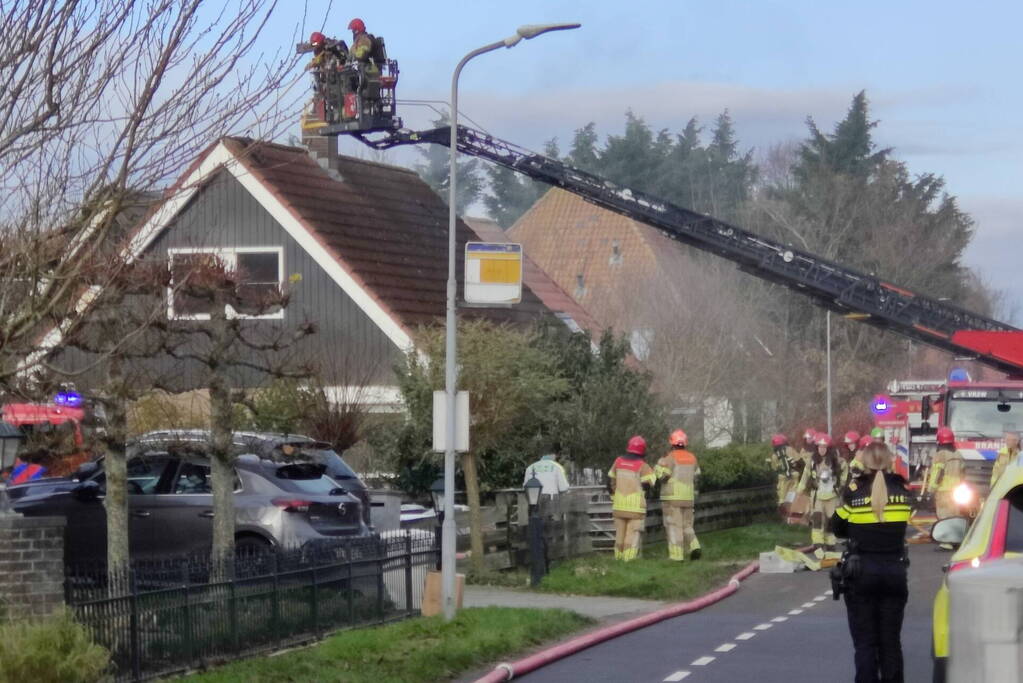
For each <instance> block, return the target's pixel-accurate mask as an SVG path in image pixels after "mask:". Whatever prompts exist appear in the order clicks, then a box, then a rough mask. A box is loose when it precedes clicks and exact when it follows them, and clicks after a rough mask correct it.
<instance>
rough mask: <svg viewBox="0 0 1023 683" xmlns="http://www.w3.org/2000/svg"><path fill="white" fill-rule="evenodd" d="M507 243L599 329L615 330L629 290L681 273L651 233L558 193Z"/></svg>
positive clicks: (679, 260) (524, 219) (680, 256)
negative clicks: (520, 247)
mask: <svg viewBox="0 0 1023 683" xmlns="http://www.w3.org/2000/svg"><path fill="white" fill-rule="evenodd" d="M507 234H508V237H509V238H510V239H511V240H513V241H515V242H521V243H522V244H523V246H524V248H525V250H527V251H528V252H529V254H530V256H531V258H532V259H533V260H534V261H535V262H536V263H537V264H538V265H539V266H540V267H541V268H542V269H543V270H544V271H545V272H546V273H547V274H548V275H549V276H550V277H551V278H552V279H553V280H554V281H555V282H556V283H557V284H558V286H559V287H560V288H561V289H562V290H564V291H565V292H570V293H571V294H572V296H573V297H574V298H575V299H576V300H577V301H579V302H580V303H581V304H582V305H583V306H584V307H585V308H586V310H587V311H589V312H590V313H591V314H592V315H593V316H595V317H596V318H597V319H598V320H599V322H600V323H601V324H602V325H604V326H609V325H615V324H616V323H618V322H619V321H618V320H615V319H613V318H615V317H616V312H617V311H619V310H621V308H620V306H617V305H616V304H617V303H619V302H618V301H617V300H618V299H621V298H622V297H625V298H627V297H628V296H629V292H630V291H631V285H633V284H635V283H636V282H638V281H640V280H642V279H646V278H650V277H664V276H670V273H671V272H673V271H674V269H676V268H679V267H684V263H685V258H686V257H685V254H684V252H683V250H682V249H680V248H679V245H678V244H677V243H676V242H674V241H673V240H671V239H670V238H668V237H666V236H665V235H664V234H663V233H661V232H660V231H659V230H657V229H656V228H653V227H651V226H649V225H645V224H643V223H639V222H637V221H634V220H632V219H630V218H628V217H626V216H623V215H621V214H617V213H614V212H612V211H609V210H607V209H604V208H601V207H599V206H595V205H593V204H590V203H588V202H586V201H585V200H583V199H582V198H581V197H579V196H577V195H574V194H571V193H570V192H567V191H566V190H562V189H560V188H553V189H551V190H549V191H548V192H547V193H546V194H545V195H544V196H543V197H541V198H540V199H539V200H538V201H537V202H536V203H535V204H534V205H533V206H532V207H531V208H530V209H529V211H527V212H526V213H525V214H523V215H522V216H521V217H520V218H519V219H518V220H517V221H516V222H515V224H514V225H513V226H512V227H511V228H509V229H508V233H507Z"/></svg>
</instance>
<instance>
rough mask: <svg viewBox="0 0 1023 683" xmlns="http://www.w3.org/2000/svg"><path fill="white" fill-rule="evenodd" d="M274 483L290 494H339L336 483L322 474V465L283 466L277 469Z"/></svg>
mask: <svg viewBox="0 0 1023 683" xmlns="http://www.w3.org/2000/svg"><path fill="white" fill-rule="evenodd" d="M274 482H275V483H276V484H277V486H279V487H280V488H281V489H282V490H284V491H290V492H292V493H308V494H312V495H323V496H326V495H330V494H331V493H332V492H334V491H337V492H338V493H341V491H340V490H338V489H340V488H341V487H339V486H338V483H337V482H336V481H334V480H333V479H331V478H330V477H328V476H327V475H326V474H323V467H322V465H308V464H297V465H285V466H283V467H278V468H277V472H276V477H275V478H274Z"/></svg>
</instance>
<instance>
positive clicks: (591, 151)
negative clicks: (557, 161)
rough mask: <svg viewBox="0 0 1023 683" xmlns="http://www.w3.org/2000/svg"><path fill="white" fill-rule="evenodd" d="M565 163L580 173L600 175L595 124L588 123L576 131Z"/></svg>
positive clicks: (600, 166)
mask: <svg viewBox="0 0 1023 683" xmlns="http://www.w3.org/2000/svg"><path fill="white" fill-rule="evenodd" d="M565 161H566V162H567V163H568V165H569V166H572V167H574V168H578V169H579V170H580V171H587V172H589V173H596V174H597V175H600V173H601V170H602V164H601V159H600V154H599V153H598V152H597V124H595V123H593V122H592V121H590V122H589V123H587V124H586V125H585V126H583V127H582V128H577V129H576V131H575V136H574V137H573V138H572V146H571V148H569V150H568V157H566V159H565Z"/></svg>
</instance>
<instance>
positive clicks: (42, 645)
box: [0, 611, 110, 683]
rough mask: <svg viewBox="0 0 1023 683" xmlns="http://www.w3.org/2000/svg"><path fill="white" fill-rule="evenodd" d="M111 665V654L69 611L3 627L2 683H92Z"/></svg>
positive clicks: (0, 646) (0, 641)
mask: <svg viewBox="0 0 1023 683" xmlns="http://www.w3.org/2000/svg"><path fill="white" fill-rule="evenodd" d="M109 667H110V654H109V653H108V652H107V651H106V650H105V649H104V648H102V647H100V646H99V645H96V644H95V643H93V642H92V640H91V638H90V637H89V632H88V631H87V630H86V629H85V627H84V626H82V625H81V624H79V623H78V622H77V621H75V620H74V617H73V616H72V615H71V614H70V612H68V611H63V612H60V613H58V614H56V615H54V616H52V617H49V618H47V619H42V620H38V621H17V622H11V623H7V624H3V625H2V626H0V683H8V682H10V683H22V682H23V681H32V683H92V682H93V681H99V680H102V679H103V678H105V677H106V674H107V673H108V671H109Z"/></svg>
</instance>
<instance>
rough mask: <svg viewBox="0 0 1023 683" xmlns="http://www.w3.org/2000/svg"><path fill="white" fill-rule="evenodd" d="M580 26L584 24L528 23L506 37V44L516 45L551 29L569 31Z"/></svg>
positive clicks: (508, 45) (506, 45)
mask: <svg viewBox="0 0 1023 683" xmlns="http://www.w3.org/2000/svg"><path fill="white" fill-rule="evenodd" d="M580 26H582V24H526V25H525V26H519V27H518V28H517V29H516V30H515V35H513V36H511V37H508V38H505V39H504V46H505V47H515V46H516V45H518V43H519V41H520V40H522V39H523V38H525V39H526V40H530V39H532V38H536V37H537V36H538V35H540V34H543V33H550V32H551V31H568V30H571V29H574V28H579V27H580Z"/></svg>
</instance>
